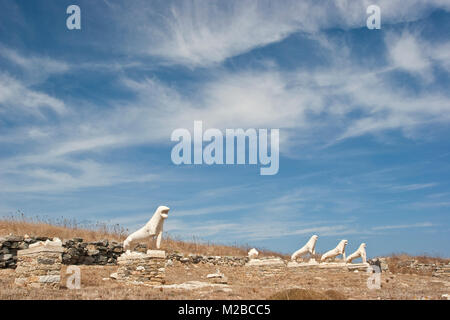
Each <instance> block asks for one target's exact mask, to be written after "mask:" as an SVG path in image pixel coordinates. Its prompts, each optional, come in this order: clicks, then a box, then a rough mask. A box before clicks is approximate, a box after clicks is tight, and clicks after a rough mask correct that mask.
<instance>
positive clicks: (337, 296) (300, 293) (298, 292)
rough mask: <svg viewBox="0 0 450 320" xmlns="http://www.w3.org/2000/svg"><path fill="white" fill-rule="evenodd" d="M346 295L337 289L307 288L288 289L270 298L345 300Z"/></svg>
mask: <svg viewBox="0 0 450 320" xmlns="http://www.w3.org/2000/svg"><path fill="white" fill-rule="evenodd" d="M345 299H346V298H345V295H343V294H342V293H340V292H338V291H335V290H326V291H323V292H321V291H314V290H306V289H297V288H294V289H287V290H283V291H280V292H277V293H275V294H274V295H272V296H270V297H269V298H268V300H345Z"/></svg>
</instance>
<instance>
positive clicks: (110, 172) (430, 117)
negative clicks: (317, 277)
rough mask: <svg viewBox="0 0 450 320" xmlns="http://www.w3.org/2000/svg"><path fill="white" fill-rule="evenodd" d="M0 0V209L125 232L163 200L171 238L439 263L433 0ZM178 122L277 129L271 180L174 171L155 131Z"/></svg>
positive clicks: (443, 71) (445, 62)
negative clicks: (373, 12)
mask: <svg viewBox="0 0 450 320" xmlns="http://www.w3.org/2000/svg"><path fill="white" fill-rule="evenodd" d="M71 4H77V5H79V6H80V8H81V26H82V29H81V30H71V31H70V30H68V29H67V28H66V19H67V17H68V15H67V14H66V8H67V7H68V6H69V5H71ZM370 4H377V5H379V6H380V8H381V19H382V20H381V21H382V24H381V29H380V30H369V29H367V27H366V19H367V16H368V15H367V14H366V8H367V6H368V5H370ZM0 8H1V10H0V163H1V165H0V214H4V215H7V214H10V213H13V212H16V211H17V210H20V211H22V212H24V213H25V214H26V215H29V216H36V215H40V216H49V217H61V216H64V217H68V218H76V219H77V220H78V221H92V222H95V221H104V222H107V223H120V224H121V225H123V226H125V227H128V228H129V229H130V230H133V229H134V228H137V227H139V226H140V225H141V224H143V223H145V222H146V221H147V220H148V219H149V218H150V216H151V214H152V213H153V211H154V210H155V208H156V207H157V206H158V205H167V206H169V207H170V208H171V212H170V217H169V219H168V220H167V222H166V224H165V230H166V231H167V232H168V233H169V234H171V235H173V236H177V237H181V238H185V239H191V238H192V236H195V237H197V238H200V239H203V240H211V241H215V242H220V243H225V244H234V243H237V244H248V245H251V246H255V247H257V248H258V247H259V248H267V249H272V250H277V251H281V252H285V253H291V252H293V251H294V250H296V249H298V248H299V247H300V246H302V245H303V243H304V242H306V241H307V240H308V239H309V237H310V236H311V235H312V234H318V235H319V240H318V243H317V250H319V251H325V250H328V249H330V248H332V247H334V246H335V245H336V244H337V243H338V241H339V240H341V239H348V240H349V246H348V251H352V250H354V249H356V248H357V247H358V246H359V244H360V243H361V242H366V243H367V252H368V255H369V256H376V255H382V254H388V253H392V252H408V253H412V254H421V253H430V254H437V255H441V256H447V257H448V256H450V247H449V242H450V241H449V240H450V237H449V234H450V233H449V231H450V229H449V228H450V221H449V211H450V184H449V180H450V179H449V178H450V161H449V160H450V143H449V140H448V137H449V133H450V126H449V124H450V91H449V76H450V34H449V30H450V5H449V3H448V1H440V0H432V1H417V0H411V1H407V2H405V1H392V0H389V1H388V0H385V1H375V0H374V1H312V0H311V1H307V0H305V1H258V2H256V1H226V2H224V1H141V0H136V1H133V4H130V3H129V2H126V1H113V0H108V1H106V0H103V1H101V0H98V1H63V0H47V1H19V0H17V1H9V0H0ZM194 120H202V121H203V126H204V127H205V128H218V129H221V130H224V129H225V128H244V129H248V128H267V129H271V128H279V129H280V169H279V172H278V174H277V175H273V176H261V175H260V174H259V166H257V165H244V166H230V165H228V166H225V165H223V166H220V165H213V166H207V165H195V166H194V165H192V166H187V165H184V166H183V165H182V166H176V165H174V164H173V163H172V161H171V158H170V154H171V149H172V147H173V146H174V145H175V143H174V142H172V141H170V135H171V132H172V131H173V130H175V129H177V128H186V129H189V130H190V131H192V130H193V123H194Z"/></svg>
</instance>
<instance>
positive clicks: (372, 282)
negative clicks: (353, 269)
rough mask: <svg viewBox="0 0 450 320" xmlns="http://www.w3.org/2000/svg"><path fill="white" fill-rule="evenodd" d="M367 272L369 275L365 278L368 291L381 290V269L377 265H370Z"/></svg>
mask: <svg viewBox="0 0 450 320" xmlns="http://www.w3.org/2000/svg"><path fill="white" fill-rule="evenodd" d="M367 272H368V273H370V276H369V278H367V288H368V289H369V290H373V289H381V268H380V267H379V266H377V265H370V266H369V267H368V268H367Z"/></svg>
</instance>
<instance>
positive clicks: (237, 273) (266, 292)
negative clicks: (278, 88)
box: [0, 263, 450, 300]
mask: <svg viewBox="0 0 450 320" xmlns="http://www.w3.org/2000/svg"><path fill="white" fill-rule="evenodd" d="M80 269H81V289H78V290H69V289H67V288H66V287H65V286H64V285H63V286H62V288H61V289H59V290H52V289H24V288H16V287H15V286H14V270H11V269H3V270H0V299H2V300H4V299H102V300H103V299H193V300H195V299H202V300H204V299H224V300H228V299H236V300H240V299H252V300H254V299H268V298H270V297H272V296H273V295H275V296H278V297H280V296H283V294H281V295H280V293H282V292H283V291H285V290H288V289H294V288H298V289H304V290H303V291H305V292H306V291H310V292H312V293H314V294H315V295H313V296H316V297H317V296H318V297H320V296H321V295H320V294H321V293H324V292H327V291H330V290H332V291H333V292H334V295H333V296H334V297H339V298H345V299H442V295H443V294H449V293H450V279H449V278H437V277H432V276H429V275H418V274H392V273H389V272H388V273H382V274H381V289H368V288H367V279H368V277H369V274H368V273H365V272H361V271H360V272H358V273H355V272H349V271H346V270H345V271H337V270H319V269H317V270H302V269H298V268H297V269H293V268H287V269H286V271H283V272H281V273H278V274H275V275H270V276H267V275H265V276H263V275H261V274H259V273H257V272H255V271H252V270H249V269H248V268H246V267H220V268H217V267H216V266H212V265H207V264H194V265H189V266H187V265H183V264H181V263H175V264H174V265H173V266H170V267H167V268H166V285H171V284H181V283H185V282H188V281H200V282H203V283H208V279H207V278H206V275H207V274H209V273H215V272H216V270H217V269H220V272H222V273H224V274H225V276H226V277H227V278H228V279H227V284H226V285H216V286H205V287H200V288H195V289H191V290H186V289H178V288H170V286H169V287H162V288H161V287H160V288H154V287H147V286H143V285H129V284H123V283H119V282H117V281H116V280H112V279H110V278H109V275H110V274H111V273H113V272H115V271H116V270H117V267H116V266H80ZM62 274H63V275H65V274H66V267H65V266H64V267H63V270H62ZM66 280H67V276H64V277H63V278H62V279H61V283H62V284H65V283H66ZM297 299H301V297H300V298H297Z"/></svg>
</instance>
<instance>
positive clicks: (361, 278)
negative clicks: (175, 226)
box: [0, 214, 450, 300]
mask: <svg viewBox="0 0 450 320" xmlns="http://www.w3.org/2000/svg"><path fill="white" fill-rule="evenodd" d="M10 233H13V234H16V235H24V234H28V235H30V236H32V235H35V236H49V237H59V238H61V239H65V238H66V239H69V238H73V237H81V238H83V239H85V240H86V241H95V240H100V239H104V238H107V239H110V240H116V241H121V240H123V239H124V238H125V236H126V235H127V233H128V230H126V229H123V228H121V227H120V226H118V225H115V226H107V225H106V224H102V223H94V224H91V225H87V224H80V223H77V222H76V221H73V220H66V219H64V218H61V219H59V220H58V219H42V218H39V217H36V218H33V219H30V218H27V217H25V216H24V215H20V214H19V215H13V216H10V217H4V218H3V219H1V220H0V236H2V235H7V234H10ZM163 249H165V250H166V251H168V252H169V251H178V252H181V253H185V254H187V253H194V254H203V255H236V256H239V255H246V254H247V250H248V249H249V246H246V245H245V246H239V245H237V244H236V245H234V246H226V245H221V244H215V243H211V242H202V241H201V240H200V239H197V238H193V239H192V240H191V241H183V240H182V239H176V238H174V237H170V236H167V237H166V238H165V240H164V241H163ZM258 250H260V252H261V254H262V255H263V256H264V255H266V256H268V255H278V256H282V257H283V258H285V259H288V258H289V257H288V256H284V255H281V254H277V253H274V252H270V251H267V250H261V249H260V248H258ZM317 257H318V256H316V258H317ZM387 260H388V264H389V268H390V270H391V272H389V273H382V275H381V289H377V290H369V289H368V288H367V278H368V276H369V275H368V274H367V273H365V272H359V273H354V272H342V271H341V272H339V271H332V270H318V269H314V270H289V268H286V270H283V271H282V272H280V273H279V274H278V273H276V274H274V275H273V276H271V277H267V276H260V275H257V274H254V273H252V272H249V271H248V270H247V269H246V267H231V266H214V265H209V264H203V263H199V264H192V265H185V264H182V263H179V262H176V263H174V265H173V266H171V267H168V268H166V281H167V284H180V283H184V282H187V281H202V282H205V281H208V280H207V279H206V275H207V274H209V273H215V272H216V271H217V269H220V272H222V273H224V274H225V276H226V277H227V278H228V284H229V287H228V290H224V289H222V288H215V287H206V288H202V289H198V290H188V291H186V290H180V289H178V290H175V289H166V288H151V287H145V286H133V285H125V284H121V283H118V282H116V281H114V280H111V279H110V278H109V275H110V274H111V273H113V272H116V271H117V266H87V265H81V266H80V268H81V287H82V288H81V289H80V290H69V289H66V288H65V287H64V284H65V281H66V279H67V277H68V276H69V275H66V268H67V266H63V268H62V272H61V274H62V279H61V280H62V281H61V283H62V285H63V288H62V289H60V290H49V289H24V288H17V287H15V286H14V284H13V282H14V277H15V276H14V270H12V269H0V300H2V299H252V300H255V299H289V300H294V299H295V300H308V299H320V300H323V299H326V300H338V299H378V298H380V299H423V298H425V299H441V297H442V295H443V294H447V293H448V284H449V281H448V279H447V278H436V277H431V276H430V275H429V274H426V273H413V274H409V273H407V272H406V270H407V269H401V268H406V267H402V266H406V265H408V264H409V263H411V261H418V262H419V263H424V264H432V263H448V262H449V260H450V259H444V258H440V257H430V256H426V255H422V256H418V257H412V256H409V255H406V254H395V255H392V256H390V257H388V258H387ZM406 273H407V274H406Z"/></svg>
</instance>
